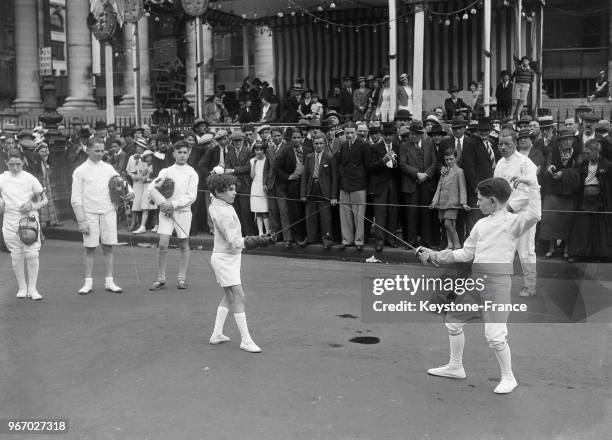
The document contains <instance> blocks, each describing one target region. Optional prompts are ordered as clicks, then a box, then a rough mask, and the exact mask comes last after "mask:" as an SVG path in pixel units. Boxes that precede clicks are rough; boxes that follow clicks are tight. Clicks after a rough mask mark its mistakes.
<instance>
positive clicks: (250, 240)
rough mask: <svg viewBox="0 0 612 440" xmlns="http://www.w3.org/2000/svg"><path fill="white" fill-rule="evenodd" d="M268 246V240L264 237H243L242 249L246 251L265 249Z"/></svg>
mask: <svg viewBox="0 0 612 440" xmlns="http://www.w3.org/2000/svg"><path fill="white" fill-rule="evenodd" d="M267 245H268V239H266V238H265V237H258V236H256V235H247V236H246V237H244V247H245V248H246V249H255V248H258V247H266V246H267Z"/></svg>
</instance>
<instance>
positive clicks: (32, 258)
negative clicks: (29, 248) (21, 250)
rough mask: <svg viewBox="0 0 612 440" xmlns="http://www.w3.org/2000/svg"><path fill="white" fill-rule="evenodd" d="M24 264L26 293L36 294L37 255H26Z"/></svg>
mask: <svg viewBox="0 0 612 440" xmlns="http://www.w3.org/2000/svg"><path fill="white" fill-rule="evenodd" d="M26 264H27V265H28V293H34V292H37V289H36V283H37V282H38V268H39V259H38V253H34V254H27V255H26Z"/></svg>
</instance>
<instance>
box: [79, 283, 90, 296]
mask: <svg viewBox="0 0 612 440" xmlns="http://www.w3.org/2000/svg"><path fill="white" fill-rule="evenodd" d="M91 292H93V288H92V287H91V286H89V285H87V284H85V285H84V286H83V287H81V288H80V289H79V292H78V293H79V295H87V294H88V293H91Z"/></svg>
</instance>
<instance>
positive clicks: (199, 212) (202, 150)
mask: <svg viewBox="0 0 612 440" xmlns="http://www.w3.org/2000/svg"><path fill="white" fill-rule="evenodd" d="M194 136H195V135H194ZM213 138H214V136H213V135H212V134H210V133H206V134H205V135H203V136H202V137H199V138H196V139H197V140H196V144H195V146H194V147H193V148H192V149H191V152H190V153H189V159H187V165H189V166H191V167H192V168H193V169H194V170H195V171H196V173H198V178H199V180H198V195H197V197H196V201H195V202H194V203H193V204H192V205H191V213H192V217H191V229H190V231H189V235H191V236H194V235H197V233H198V231H199V229H200V226H202V227H204V229H209V227H208V211H207V209H206V206H207V205H206V190H207V189H208V187H207V186H206V179H207V178H208V176H209V175H210V170H209V171H208V173H205V171H204V170H203V169H201V168H200V167H199V165H200V161H201V160H202V158H203V157H204V156H205V155H206V152H207V151H208V150H210V148H211V147H212V141H213ZM209 204H210V197H209Z"/></svg>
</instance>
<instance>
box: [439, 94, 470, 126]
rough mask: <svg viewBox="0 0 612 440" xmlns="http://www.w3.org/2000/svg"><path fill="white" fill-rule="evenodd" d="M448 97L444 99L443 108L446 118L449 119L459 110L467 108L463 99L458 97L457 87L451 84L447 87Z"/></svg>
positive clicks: (458, 112)
mask: <svg viewBox="0 0 612 440" xmlns="http://www.w3.org/2000/svg"><path fill="white" fill-rule="evenodd" d="M448 93H449V94H450V97H449V98H446V99H445V100H444V110H445V111H446V119H447V120H449V121H450V120H451V119H453V118H454V117H455V116H457V115H459V114H460V113H461V112H463V111H465V110H467V105H466V103H465V102H463V99H461V98H459V87H457V86H451V87H450V88H449V89H448Z"/></svg>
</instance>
